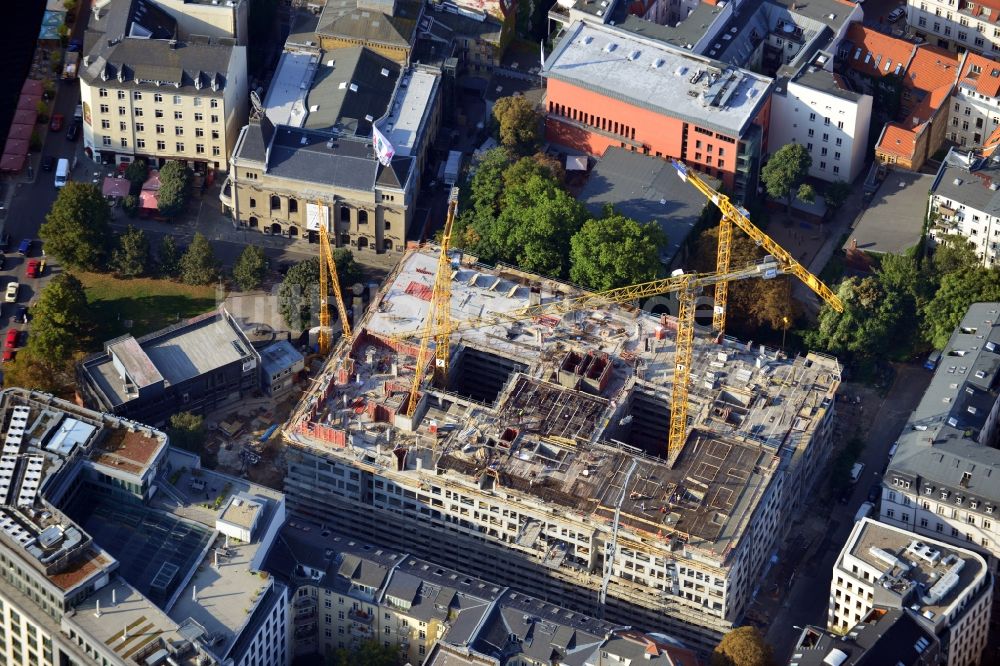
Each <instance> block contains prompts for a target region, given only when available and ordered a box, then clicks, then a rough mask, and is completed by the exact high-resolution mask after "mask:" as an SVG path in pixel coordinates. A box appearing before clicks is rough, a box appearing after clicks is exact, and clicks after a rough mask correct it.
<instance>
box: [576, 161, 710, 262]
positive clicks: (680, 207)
mask: <svg viewBox="0 0 1000 666" xmlns="http://www.w3.org/2000/svg"><path fill="white" fill-rule="evenodd" d="M702 178H703V179H705V180H706V181H707V182H709V183H710V184H712V185H717V182H715V181H713V179H712V178H710V177H707V176H702ZM579 199H580V201H582V202H583V203H584V204H585V205H586V206H587V209H588V210H589V211H590V213H591V214H592V215H601V214H602V213H603V210H604V207H605V206H606V205H608V204H611V205H612V206H614V209H615V210H616V211H617V212H619V213H621V214H622V215H625V216H627V217H630V218H632V219H634V220H636V221H638V222H656V223H657V224H659V225H660V227H661V228H662V229H663V232H664V233H665V234H666V235H667V242H668V244H667V249H666V250H665V251H664V255H665V256H664V263H667V264H669V263H670V262H671V261H672V260H673V258H674V256H675V255H676V254H677V252H678V251H680V249H681V247H683V245H684V241H685V240H686V239H687V237H688V235H689V234H690V233H691V230H692V229H693V228H694V225H695V224H696V223H697V222H698V218H699V217H700V216H701V211H702V209H704V207H705V204H706V201H705V198H704V197H703V196H702V195H701V194H700V193H699V192H698V191H697V190H695V189H694V188H693V187H691V186H690V185H688V184H687V183H685V182H684V181H682V180H681V179H680V178H678V177H677V172H676V171H675V170H674V168H673V167H672V166H671V165H670V163H669V162H666V161H665V160H663V159H659V158H655V157H650V156H647V155H640V154H638V153H633V152H631V151H629V150H626V149H624V148H620V147H611V148H608V149H607V151H606V152H605V153H604V157H602V158H601V159H600V160H598V161H597V165H596V166H595V167H594V169H593V171H592V172H591V174H590V178H589V179H588V180H587V184H586V185H585V186H584V188H583V191H582V192H581V193H580V196H579Z"/></svg>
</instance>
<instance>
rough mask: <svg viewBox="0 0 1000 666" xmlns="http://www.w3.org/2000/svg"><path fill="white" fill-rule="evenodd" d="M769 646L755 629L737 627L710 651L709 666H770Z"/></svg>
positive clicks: (771, 662)
mask: <svg viewBox="0 0 1000 666" xmlns="http://www.w3.org/2000/svg"><path fill="white" fill-rule="evenodd" d="M773 664H774V656H773V654H772V650H771V646H770V645H768V644H767V642H766V641H765V640H764V637H763V636H762V635H761V633H760V631H758V630H757V628H756V627H749V626H748V627H737V628H736V629H733V630H732V631H730V632H729V633H727V634H726V635H725V636H723V637H722V641H720V642H719V644H718V645H717V646H716V647H715V650H713V651H712V660H711V666H772V665H773Z"/></svg>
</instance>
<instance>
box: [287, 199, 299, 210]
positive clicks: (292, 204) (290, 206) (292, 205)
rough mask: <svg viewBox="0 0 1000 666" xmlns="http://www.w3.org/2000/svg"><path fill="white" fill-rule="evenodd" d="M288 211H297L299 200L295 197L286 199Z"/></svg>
mask: <svg viewBox="0 0 1000 666" xmlns="http://www.w3.org/2000/svg"><path fill="white" fill-rule="evenodd" d="M288 212H289V213H297V212H299V202H298V201H297V200H295V199H289V200H288Z"/></svg>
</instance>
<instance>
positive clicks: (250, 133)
mask: <svg viewBox="0 0 1000 666" xmlns="http://www.w3.org/2000/svg"><path fill="white" fill-rule="evenodd" d="M273 135H274V125H272V124H271V121H270V120H269V119H268V117H267V116H266V115H264V114H261V117H260V118H251V119H250V122H249V124H247V125H246V126H245V127H244V128H243V130H242V132H241V133H240V136H239V138H238V139H237V140H236V148H235V149H234V150H233V154H234V156H238V157H239V158H240V159H242V160H248V161H251V162H257V163H259V164H264V163H265V162H266V161H267V146H268V144H270V143H271V137H272V136H273Z"/></svg>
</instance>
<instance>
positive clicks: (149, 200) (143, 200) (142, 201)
mask: <svg viewBox="0 0 1000 666" xmlns="http://www.w3.org/2000/svg"><path fill="white" fill-rule="evenodd" d="M156 197H157V192H156V191H155V190H143V191H142V192H139V208H143V209H145V210H157V209H159V207H160V206H159V204H158V203H157V201H156Z"/></svg>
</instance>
